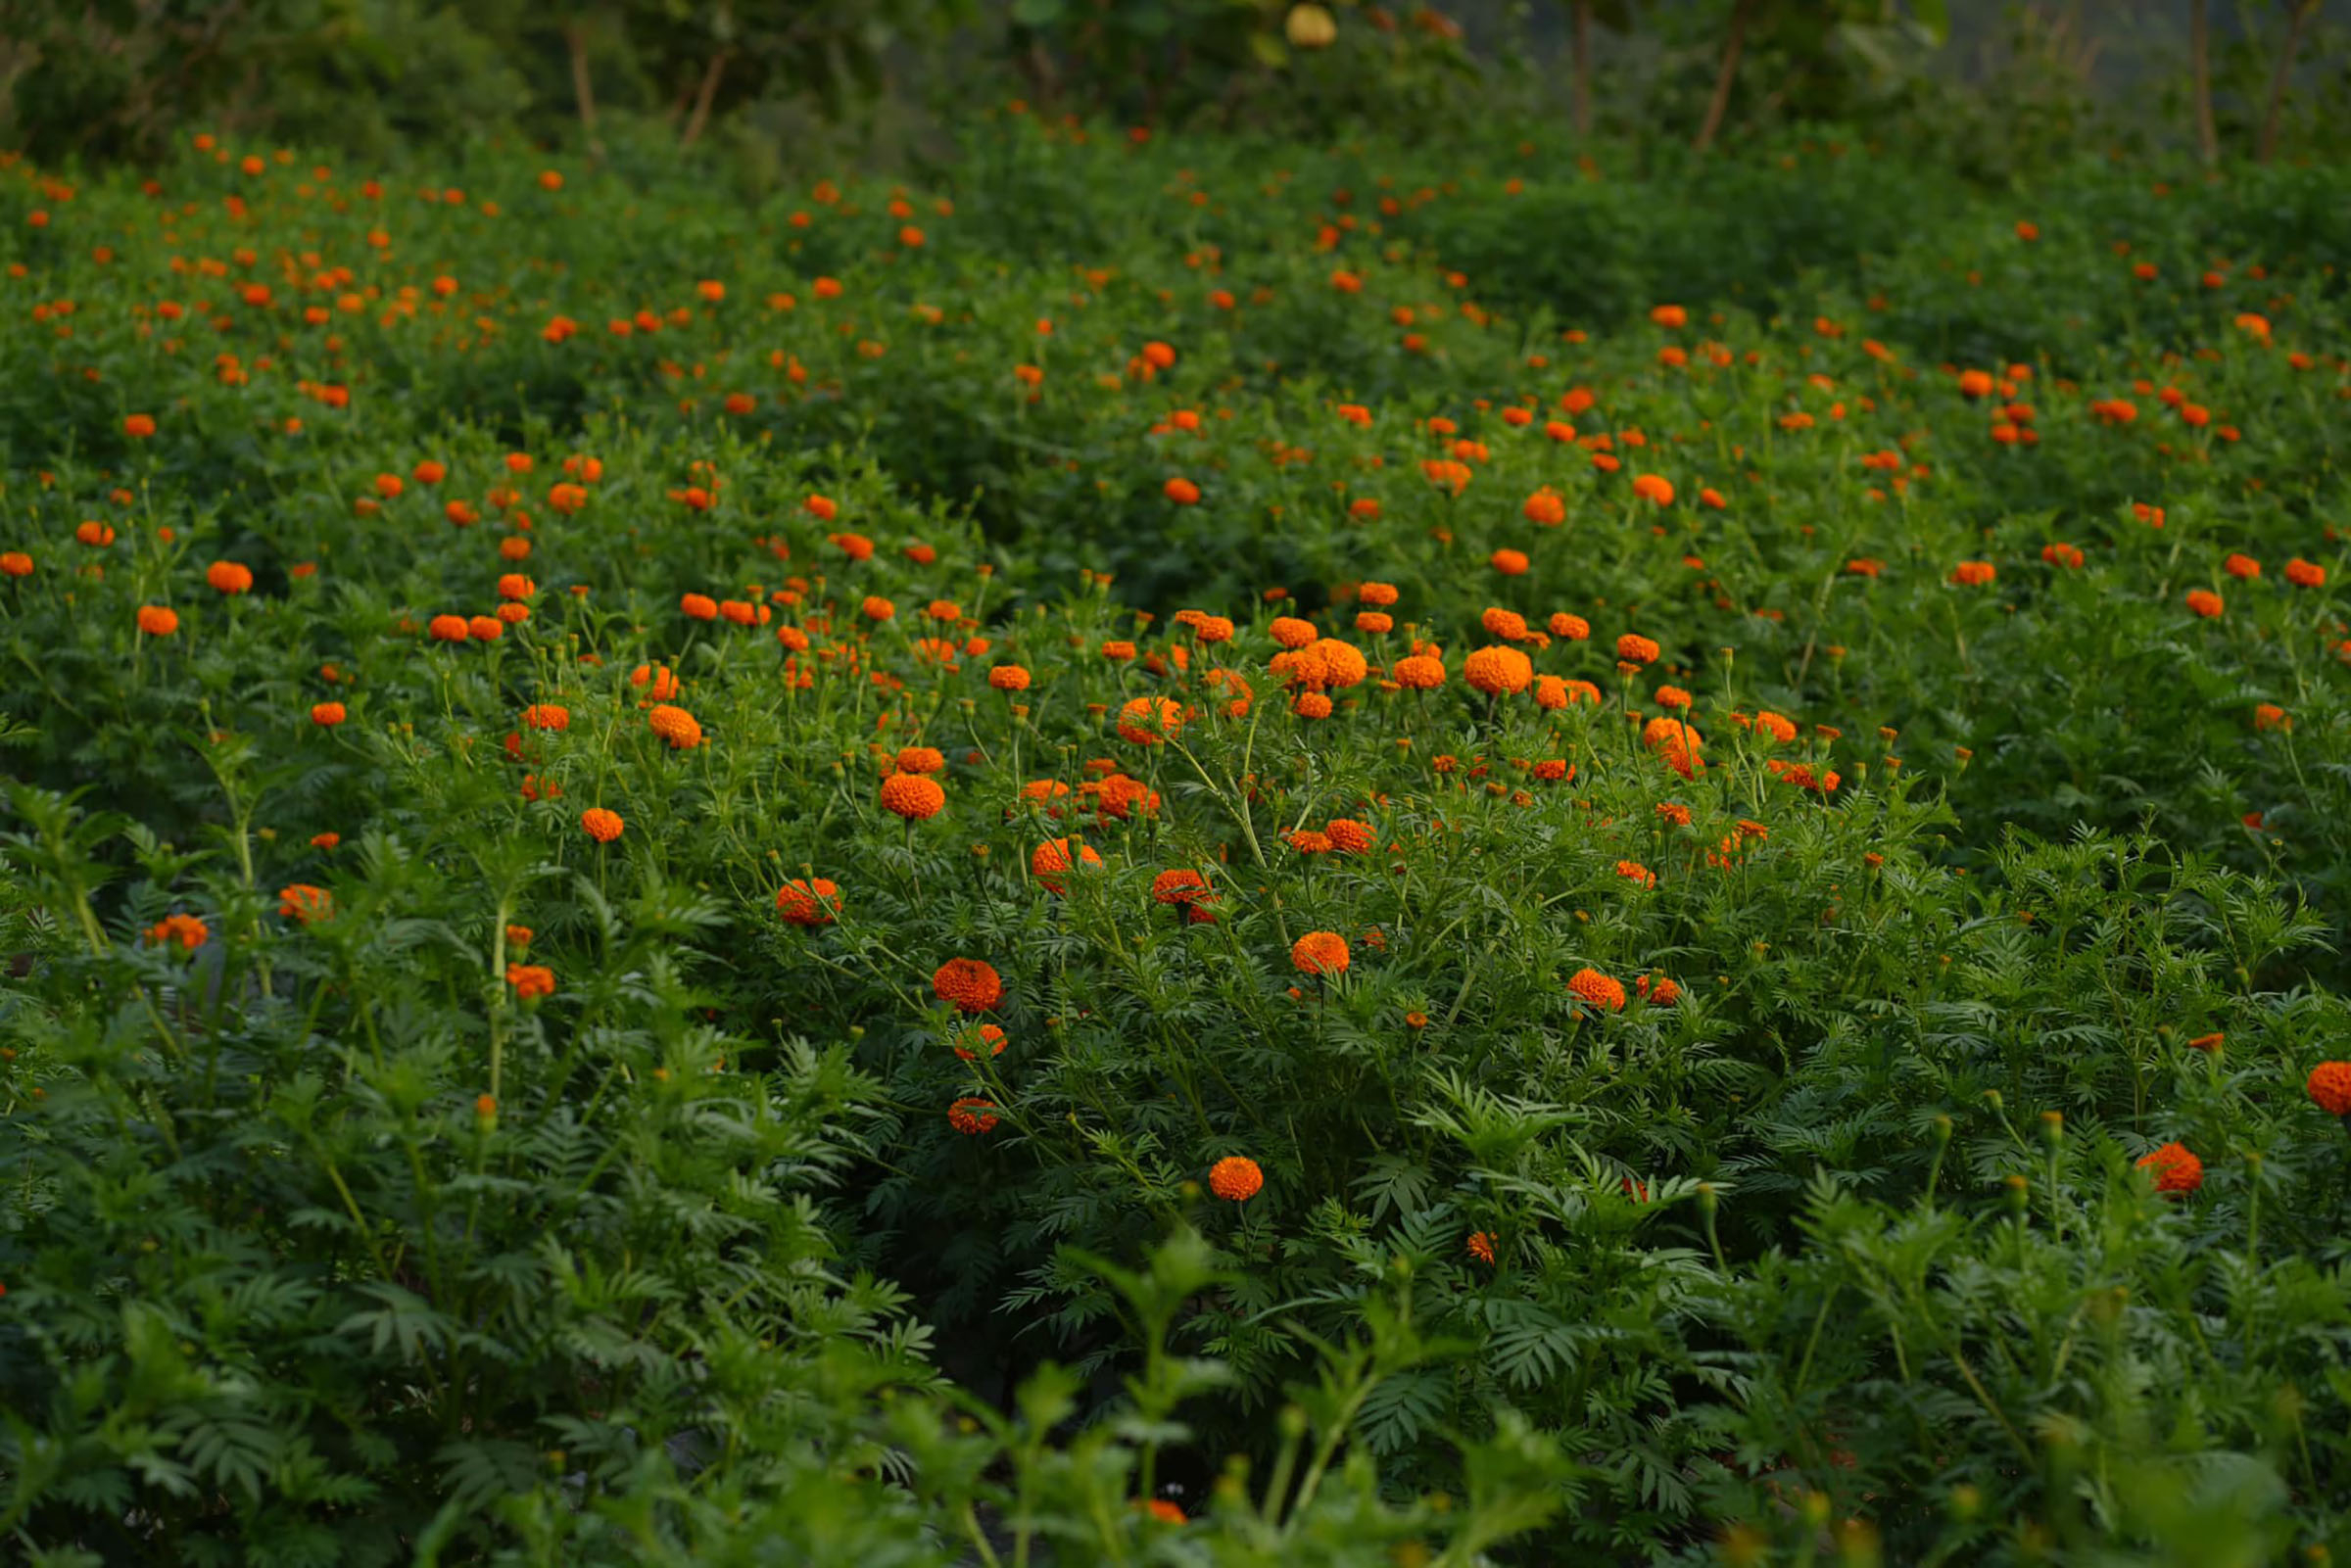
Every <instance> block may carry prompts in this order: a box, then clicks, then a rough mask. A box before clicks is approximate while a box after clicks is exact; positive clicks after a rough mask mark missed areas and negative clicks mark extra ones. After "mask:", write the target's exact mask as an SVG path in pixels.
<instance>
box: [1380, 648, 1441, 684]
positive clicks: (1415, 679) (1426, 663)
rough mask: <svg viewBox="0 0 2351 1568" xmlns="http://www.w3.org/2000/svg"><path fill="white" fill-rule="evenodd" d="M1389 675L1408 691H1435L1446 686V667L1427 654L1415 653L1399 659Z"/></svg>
mask: <svg viewBox="0 0 2351 1568" xmlns="http://www.w3.org/2000/svg"><path fill="white" fill-rule="evenodd" d="M1388 674H1389V676H1390V678H1391V679H1393V680H1394V681H1395V683H1396V684H1397V685H1398V686H1400V687H1403V688H1404V689H1406V690H1408V691H1428V690H1433V689H1435V688H1437V687H1441V686H1443V685H1444V684H1445V666H1444V665H1443V664H1441V663H1439V662H1438V661H1437V660H1435V659H1432V658H1430V657H1429V656H1428V655H1427V654H1425V653H1414V654H1410V655H1408V656H1406V657H1404V658H1401V659H1398V660H1397V661H1396V664H1395V667H1394V668H1393V669H1391V670H1390V671H1389V672H1388Z"/></svg>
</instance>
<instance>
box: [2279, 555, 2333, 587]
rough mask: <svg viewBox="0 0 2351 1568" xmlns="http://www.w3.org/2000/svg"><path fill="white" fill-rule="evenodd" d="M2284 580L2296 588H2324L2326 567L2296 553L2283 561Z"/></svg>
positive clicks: (2325, 584)
mask: <svg viewBox="0 0 2351 1568" xmlns="http://www.w3.org/2000/svg"><path fill="white" fill-rule="evenodd" d="M2285 580H2286V581H2287V582H2289V583H2291V584H2293V585H2294V587H2296V588H2324V587H2326V586H2327V568H2326V567H2324V566H2321V565H2319V564H2318V563H2317V562H2315V561H2306V560H2304V559H2303V558H2302V557H2301V556H2299V555H2297V556H2295V557H2294V558H2293V559H2292V560H2290V561H2287V562H2286V563H2285Z"/></svg>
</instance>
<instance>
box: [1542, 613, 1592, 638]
mask: <svg viewBox="0 0 2351 1568" xmlns="http://www.w3.org/2000/svg"><path fill="white" fill-rule="evenodd" d="M1550 626H1551V635H1552V636H1553V637H1556V638H1560V639H1562V640H1564V641H1569V642H1581V641H1584V640H1585V639H1586V638H1588V637H1590V636H1591V635H1592V623H1591V622H1589V621H1587V620H1585V619H1584V618H1583V617H1582V616H1580V615H1570V614H1568V613H1567V612H1566V611H1565V610H1560V611H1559V613H1557V614H1555V615H1554V616H1552V618H1551V621H1550Z"/></svg>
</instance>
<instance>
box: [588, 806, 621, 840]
mask: <svg viewBox="0 0 2351 1568" xmlns="http://www.w3.org/2000/svg"><path fill="white" fill-rule="evenodd" d="M626 826H627V824H626V823H624V822H622V821H621V818H620V813H619V812H617V811H606V810H605V809H604V808H603V807H601V806H590V807H589V808H588V809H587V810H586V811H583V812H581V813H580V830H581V831H582V832H585V833H587V835H588V836H589V837H591V838H593V839H595V840H596V841H597V842H598V843H600V844H608V843H610V842H611V841H612V840H613V839H615V838H618V837H619V836H620V833H621V830H622V829H623V828H625V827H626Z"/></svg>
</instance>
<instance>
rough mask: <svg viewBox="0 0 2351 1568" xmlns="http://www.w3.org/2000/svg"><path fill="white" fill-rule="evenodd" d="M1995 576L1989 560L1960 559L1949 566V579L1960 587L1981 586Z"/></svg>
mask: <svg viewBox="0 0 2351 1568" xmlns="http://www.w3.org/2000/svg"><path fill="white" fill-rule="evenodd" d="M1997 576H1999V573H1998V571H1997V570H1995V569H1994V568H1993V566H1992V564H1991V562H1990V561H1961V562H1960V563H1959V564H1958V565H1956V566H1954V567H1952V568H1951V581H1952V582H1954V583H1956V584H1958V585H1959V586H1960V587H1961V588H1981V587H1983V586H1984V585H1985V584H1986V583H1989V582H1991V580H1992V579H1993V578H1995V577H1997Z"/></svg>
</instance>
